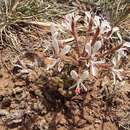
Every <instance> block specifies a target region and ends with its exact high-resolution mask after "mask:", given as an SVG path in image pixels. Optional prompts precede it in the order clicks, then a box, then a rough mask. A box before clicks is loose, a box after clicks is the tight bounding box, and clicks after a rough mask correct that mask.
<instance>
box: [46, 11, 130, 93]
mask: <svg viewBox="0 0 130 130" xmlns="http://www.w3.org/2000/svg"><path fill="white" fill-rule="evenodd" d="M83 32H85V33H83ZM62 35H63V36H64V35H66V36H68V39H71V40H70V41H69V40H68V41H67V40H61V38H62V37H63V36H62ZM128 47H130V43H129V42H126V41H124V40H123V39H122V36H121V34H120V30H119V28H118V27H112V26H111V25H110V23H109V22H108V21H107V20H106V19H105V18H103V16H101V15H100V16H98V15H96V14H94V13H93V12H89V11H86V12H84V14H80V15H79V14H78V13H77V12H73V13H70V14H67V15H66V16H65V17H64V18H63V21H62V23H61V29H60V31H59V30H58V29H57V28H56V25H55V24H54V23H52V25H51V42H50V44H49V47H48V49H49V50H51V52H52V53H51V54H49V55H48V54H46V57H45V64H46V70H47V71H49V70H53V71H57V72H61V71H64V65H66V64H67V65H70V66H74V67H70V68H69V69H68V71H69V73H70V78H71V79H72V80H73V81H74V82H75V84H74V85H72V86H70V88H71V89H75V92H76V94H79V93H80V92H81V90H85V91H87V86H88V85H87V82H88V81H91V80H92V79H93V80H94V79H97V78H101V77H102V73H103V72H105V71H106V72H108V73H106V74H107V75H105V76H108V77H109V78H110V79H111V80H112V81H113V84H114V85H116V82H117V80H118V81H122V80H123V79H124V74H123V73H124V67H122V65H120V61H121V60H122V58H127V53H126V52H127V50H128ZM45 53H46V52H45ZM71 68H74V69H71ZM70 69H71V71H70Z"/></svg>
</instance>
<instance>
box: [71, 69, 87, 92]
mask: <svg viewBox="0 0 130 130" xmlns="http://www.w3.org/2000/svg"><path fill="white" fill-rule="evenodd" d="M70 75H71V77H72V78H73V79H74V80H75V81H76V84H74V85H73V86H72V87H71V88H74V87H76V88H83V89H84V90H85V91H87V88H86V87H85V85H84V84H83V82H84V81H85V80H87V78H88V76H89V73H88V71H87V70H85V71H84V72H83V73H82V74H81V75H79V74H78V73H77V72H76V71H75V70H72V71H71V72H70Z"/></svg>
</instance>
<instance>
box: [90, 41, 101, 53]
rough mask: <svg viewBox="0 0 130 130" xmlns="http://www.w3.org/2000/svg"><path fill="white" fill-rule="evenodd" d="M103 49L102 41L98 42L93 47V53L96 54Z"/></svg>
mask: <svg viewBox="0 0 130 130" xmlns="http://www.w3.org/2000/svg"><path fill="white" fill-rule="evenodd" d="M101 47H102V43H101V41H96V43H95V44H94V45H93V47H92V53H93V54H95V53H96V52H97V51H98V50H99V49H100V48H101Z"/></svg>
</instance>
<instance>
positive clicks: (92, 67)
mask: <svg viewBox="0 0 130 130" xmlns="http://www.w3.org/2000/svg"><path fill="white" fill-rule="evenodd" d="M91 73H92V75H93V76H96V75H97V68H96V65H95V64H92V65H91Z"/></svg>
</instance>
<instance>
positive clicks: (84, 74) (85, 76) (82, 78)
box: [81, 70, 89, 81]
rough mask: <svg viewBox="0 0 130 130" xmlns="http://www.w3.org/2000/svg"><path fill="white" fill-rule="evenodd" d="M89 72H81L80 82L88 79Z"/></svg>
mask: <svg viewBox="0 0 130 130" xmlns="http://www.w3.org/2000/svg"><path fill="white" fill-rule="evenodd" d="M88 75H89V72H88V71H87V70H86V71H84V72H83V74H82V75H81V80H82V81H84V80H86V79H87V78H88Z"/></svg>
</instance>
